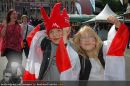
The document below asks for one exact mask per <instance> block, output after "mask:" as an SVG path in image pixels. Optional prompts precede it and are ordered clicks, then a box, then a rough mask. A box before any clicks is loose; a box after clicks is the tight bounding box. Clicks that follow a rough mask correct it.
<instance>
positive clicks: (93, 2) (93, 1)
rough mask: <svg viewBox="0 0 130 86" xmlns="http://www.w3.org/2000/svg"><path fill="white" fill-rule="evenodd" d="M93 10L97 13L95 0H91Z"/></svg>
mask: <svg viewBox="0 0 130 86" xmlns="http://www.w3.org/2000/svg"><path fill="white" fill-rule="evenodd" d="M90 2H91V5H92V7H93V10H94V11H95V0H90Z"/></svg>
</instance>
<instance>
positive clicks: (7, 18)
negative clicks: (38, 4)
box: [6, 9, 18, 24]
mask: <svg viewBox="0 0 130 86" xmlns="http://www.w3.org/2000/svg"><path fill="white" fill-rule="evenodd" d="M14 11H15V10H14V9H10V10H9V12H8V13H7V16H6V22H7V24H8V23H9V22H10V21H11V18H10V16H11V14H12V13H13V12H14ZM15 24H18V21H17V20H16V21H15Z"/></svg>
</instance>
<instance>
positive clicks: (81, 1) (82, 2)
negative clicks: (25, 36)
mask: <svg viewBox="0 0 130 86" xmlns="http://www.w3.org/2000/svg"><path fill="white" fill-rule="evenodd" d="M57 2H61V3H62V8H63V7H65V8H66V9H67V11H68V13H69V14H75V13H77V14H80V13H81V14H88V15H90V14H92V11H93V10H92V6H91V3H90V0H0V21H1V20H3V19H4V18H5V15H6V14H7V12H8V10H9V9H10V8H14V9H16V11H17V12H18V16H21V15H22V14H27V15H28V16H29V17H41V16H40V7H41V6H42V7H44V8H45V9H46V11H47V13H48V14H49V13H50V11H51V9H52V8H53V6H54V4H55V3H57ZM76 4H78V6H79V7H81V9H79V7H76ZM79 10H81V12H80V13H79ZM19 18H20V17H19Z"/></svg>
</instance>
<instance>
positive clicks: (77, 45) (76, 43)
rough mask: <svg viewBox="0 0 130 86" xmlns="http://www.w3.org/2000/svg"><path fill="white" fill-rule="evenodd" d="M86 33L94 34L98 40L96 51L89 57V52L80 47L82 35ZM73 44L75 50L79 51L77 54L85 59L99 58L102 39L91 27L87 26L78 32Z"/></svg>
mask: <svg viewBox="0 0 130 86" xmlns="http://www.w3.org/2000/svg"><path fill="white" fill-rule="evenodd" d="M84 33H89V34H92V35H93V36H94V37H95V40H96V46H95V49H94V50H93V51H92V52H91V53H92V55H91V56H89V55H88V53H87V51H85V50H83V49H82V48H81V47H80V38H81V34H84ZM72 43H73V45H74V47H75V49H76V50H77V52H78V53H79V54H80V55H82V56H83V57H85V58H94V57H98V53H99V50H100V48H101V46H102V40H101V39H100V37H99V36H98V35H97V33H96V32H95V31H94V30H93V29H92V28H91V27H90V26H87V25H85V26H83V27H81V29H80V30H79V31H78V32H77V34H75V36H74V38H73V39H72ZM88 56H89V57H88Z"/></svg>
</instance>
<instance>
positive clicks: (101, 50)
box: [72, 16, 129, 80]
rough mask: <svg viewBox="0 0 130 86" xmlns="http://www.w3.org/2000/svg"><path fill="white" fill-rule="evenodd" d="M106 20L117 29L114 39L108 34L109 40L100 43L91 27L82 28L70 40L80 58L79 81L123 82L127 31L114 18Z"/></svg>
mask: <svg viewBox="0 0 130 86" xmlns="http://www.w3.org/2000/svg"><path fill="white" fill-rule="evenodd" d="M107 20H108V22H109V23H112V24H114V25H115V27H116V28H117V30H115V28H114V30H115V35H114V37H110V36H112V35H113V34H110V35H109V37H110V39H109V38H108V40H106V41H104V42H102V40H101V39H100V38H99V36H98V35H97V34H96V32H95V31H94V30H93V29H92V28H91V27H89V26H83V27H81V29H80V30H79V31H78V32H77V34H76V35H75V36H74V38H73V39H72V44H73V45H74V48H75V50H76V51H77V52H78V54H79V57H80V64H81V71H80V77H79V79H80V80H125V59H124V52H125V48H126V46H127V43H128V37H129V30H128V28H127V27H126V25H125V24H123V23H121V22H120V21H119V20H118V19H117V18H115V17H114V16H109V17H108V18H107ZM112 33H113V32H112Z"/></svg>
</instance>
